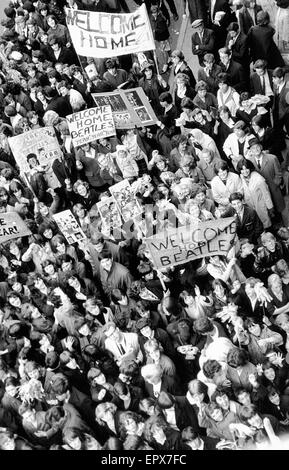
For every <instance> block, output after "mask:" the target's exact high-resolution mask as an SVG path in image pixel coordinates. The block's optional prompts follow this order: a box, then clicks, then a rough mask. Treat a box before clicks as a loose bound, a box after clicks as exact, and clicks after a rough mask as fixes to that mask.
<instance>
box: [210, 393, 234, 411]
mask: <svg viewBox="0 0 289 470" xmlns="http://www.w3.org/2000/svg"><path fill="white" fill-rule="evenodd" d="M211 401H212V402H213V403H216V404H217V405H218V406H219V407H220V408H221V409H222V410H223V411H228V410H229V409H230V398H229V396H228V393H227V390H226V389H225V388H223V387H218V388H217V390H215V392H214V393H213V394H212V396H211Z"/></svg>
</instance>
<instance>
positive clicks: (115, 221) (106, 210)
mask: <svg viewBox="0 0 289 470" xmlns="http://www.w3.org/2000/svg"><path fill="white" fill-rule="evenodd" d="M97 209H98V211H99V214H100V217H101V219H102V222H103V225H104V226H105V227H109V228H120V227H121V226H122V219H121V215H120V213H119V210H118V207H117V204H116V202H115V200H114V199H113V197H112V196H111V197H109V198H107V199H103V200H101V201H100V202H98V203H97Z"/></svg>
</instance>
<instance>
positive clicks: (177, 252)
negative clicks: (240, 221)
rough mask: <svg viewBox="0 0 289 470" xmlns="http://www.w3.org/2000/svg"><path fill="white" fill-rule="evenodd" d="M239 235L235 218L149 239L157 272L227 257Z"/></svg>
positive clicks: (190, 227)
mask: <svg viewBox="0 0 289 470" xmlns="http://www.w3.org/2000/svg"><path fill="white" fill-rule="evenodd" d="M235 234H236V222H235V218H234V217H227V218H224V219H218V220H209V221H207V222H200V223H199V224H198V225H196V226H195V227H192V225H191V224H190V225H189V226H184V227H179V228H177V229H174V230H168V231H166V232H163V233H160V234H158V235H154V236H153V237H149V238H146V239H145V242H146V245H147V248H148V250H149V252H150V254H151V257H152V260H153V262H154V265H155V267H156V268H157V269H161V268H165V267H169V266H177V265H178V264H185V263H188V262H189V261H193V260H195V259H199V258H204V257H206V256H215V255H226V254H227V252H228V251H229V249H230V248H231V246H232V245H231V242H232V240H233V239H234V237H235Z"/></svg>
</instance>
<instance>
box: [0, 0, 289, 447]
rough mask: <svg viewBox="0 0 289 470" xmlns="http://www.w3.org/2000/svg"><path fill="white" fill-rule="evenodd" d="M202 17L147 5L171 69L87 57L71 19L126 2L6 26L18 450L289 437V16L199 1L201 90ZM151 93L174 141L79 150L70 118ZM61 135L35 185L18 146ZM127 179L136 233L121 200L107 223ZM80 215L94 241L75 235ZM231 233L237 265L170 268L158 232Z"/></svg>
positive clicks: (11, 332)
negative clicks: (34, 137) (132, 94)
mask: <svg viewBox="0 0 289 470" xmlns="http://www.w3.org/2000/svg"><path fill="white" fill-rule="evenodd" d="M135 3H136V5H135V7H137V6H138V5H141V3H142V2H141V0H138V1H137V2H135ZM183 3H184V4H185V5H186V2H182V4H181V5H179V4H178V2H176V1H174V0H161V1H159V0H152V1H151V0H145V4H146V7H147V10H148V13H149V18H150V23H151V24H150V27H151V28H152V31H153V35H154V40H155V43H156V54H155V60H156V62H155V60H154V56H153V55H152V53H151V52H147V51H146V52H144V53H143V54H141V56H140V55H138V54H135V55H126V56H122V55H120V56H119V57H112V58H109V57H108V58H107V59H98V58H90V57H81V58H79V57H78V56H77V54H76V52H75V50H74V47H73V38H71V37H70V34H69V30H68V28H67V26H66V22H65V12H66V8H73V9H80V10H88V11H96V12H108V13H118V12H123V13H127V12H129V6H128V5H127V4H126V1H125V0H49V1H48V0H41V1H40V0H36V1H33V0H11V2H10V4H9V6H8V7H6V8H5V9H4V13H5V18H4V19H2V20H1V24H2V34H1V38H0V62H1V68H0V110H1V115H0V212H1V213H7V212H16V213H18V214H19V215H20V217H21V218H22V219H23V221H24V222H25V224H26V226H27V227H28V228H29V230H30V231H31V235H29V236H23V237H20V238H12V239H10V240H8V241H6V242H3V243H1V245H0V260H1V261H0V356H1V357H0V450H15V449H16V450H45V449H51V450H101V449H106V450H157V451H161V450H166V451H172V450H206V449H208V450H213V449H218V450H222V449H232V450H235V449H258V448H264V447H266V446H267V445H268V444H271V445H273V446H278V445H280V442H282V436H283V437H284V438H286V436H287V435H288V433H289V354H288V353H289V336H288V335H289V228H288V227H287V225H288V221H289V218H288V203H287V205H286V202H287V201H288V188H289V171H288V170H289V161H288V148H289V146H288V139H289V94H288V93H289V85H288V84H289V81H287V78H286V73H287V72H288V70H289V69H288V61H287V56H286V54H287V52H288V48H289V29H288V17H289V1H288V0H276V1H273V0H270V1H263V0H262V1H260V2H258V4H256V1H255V0H249V1H247V0H232V1H229V0H215V1H212V0H211V1H204V0H188V1H187V3H188V8H189V13H190V19H191V23H192V39H191V40H192V52H191V53H192V54H193V55H196V56H197V57H198V61H199V68H198V70H197V72H196V71H192V70H191V68H190V67H189V66H188V64H187V62H186V59H189V57H186V58H185V57H184V54H183V52H182V51H180V50H171V43H170V29H169V26H170V23H171V22H175V21H177V19H178V16H179V15H180V16H181V15H182V14H183V11H181V10H182V9H183V6H184V5H183ZM178 10H180V11H178ZM148 27H149V25H148ZM87 66H92V67H93V69H94V70H95V72H94V76H91V74H90V77H88V75H87V73H86V71H85V70H87ZM169 72H170V73H171V76H172V77H173V81H174V83H173V87H172V88H170V87H169V85H168V80H167V77H168V73H169ZM135 87H141V88H142V89H143V90H144V92H145V94H146V96H147V98H148V100H149V103H150V105H151V107H152V108H153V110H154V112H155V115H156V117H157V120H156V124H154V125H151V126H150V127H137V126H135V125H134V126H131V128H130V129H117V130H116V135H115V136H113V137H108V138H102V139H98V140H96V141H93V142H89V143H87V144H84V145H81V146H79V147H76V148H75V147H74V145H73V141H72V138H71V135H70V132H69V126H68V122H67V120H66V116H68V115H70V114H72V113H75V112H77V111H80V110H84V109H86V108H92V107H94V106H95V103H94V100H93V97H92V93H106V92H110V91H113V90H116V89H119V88H124V89H129V88H135ZM47 126H52V127H53V128H54V131H55V135H56V136H57V139H58V142H59V147H60V149H61V152H62V158H56V159H55V161H54V162H53V165H52V166H51V168H49V169H48V168H46V167H44V166H43V165H42V164H40V163H39V159H38V157H39V155H36V154H34V153H30V154H29V155H28V156H27V163H28V165H29V168H30V170H29V171H28V172H25V173H23V171H22V170H21V168H20V166H19V162H18V161H17V159H15V156H14V155H13V152H12V151H11V148H10V145H9V142H10V140H9V139H10V138H11V137H14V136H19V135H21V134H24V133H26V132H29V131H31V130H36V129H39V128H42V127H47ZM40 145H41V142H40ZM40 150H41V151H45V149H40ZM124 180H127V181H128V182H129V184H130V187H131V189H132V191H134V198H135V204H136V208H137V210H136V217H134V216H133V218H132V219H131V220H129V221H127V220H126V218H125V217H123V216H124V213H123V214H119V213H116V212H114V213H112V211H113V206H112V205H111V199H109V201H110V203H109V204H108V206H107V210H106V217H105V218H104V217H101V214H100V210H99V209H98V207H99V206H98V203H99V202H101V203H105V200H106V199H108V198H110V196H111V194H110V192H109V189H110V188H111V187H112V186H113V185H115V184H117V183H119V182H121V181H124ZM120 195H121V194H120ZM122 196H123V197H125V195H124V194H122ZM123 200H124V201H125V199H123ZM129 203H131V200H130V202H128V203H126V202H124V204H123V212H125V211H127V212H126V214H133V213H134V212H133V210H131V212H129V211H128V207H127V206H128V204H129ZM139 208H140V209H141V211H142V214H140V213H139V212H140V211H139ZM67 209H69V210H71V212H72V213H73V215H74V217H75V219H76V221H77V223H78V224H79V227H80V228H81V229H82V231H83V233H84V234H85V237H86V238H85V239H82V238H81V237H80V239H79V241H77V242H75V243H69V242H68V241H67V239H66V237H65V236H64V235H63V233H61V231H60V230H59V227H58V225H57V223H56V222H55V220H54V218H53V216H54V214H58V213H60V212H62V211H64V210H67ZM110 211H111V217H110ZM129 217H130V215H128V218H129ZM228 217H232V218H234V220H235V223H236V237H235V239H234V242H233V244H232V246H231V248H230V250H229V251H228V253H227V254H226V255H224V256H221V255H218V256H217V255H215V256H207V257H203V258H197V259H193V260H192V261H189V262H187V263H184V264H176V265H173V266H170V267H168V268H166V267H164V268H162V269H157V267H156V266H155V265H154V262H153V259H152V257H151V254H150V252H149V250H148V247H147V244H146V241H145V238H146V236H147V234H148V233H150V234H157V235H159V236H160V234H162V233H164V232H165V231H166V230H174V229H175V230H176V229H177V228H180V227H187V228H188V230H190V229H191V228H196V227H197V226H198V224H202V223H203V222H207V221H212V223H217V222H218V220H220V219H222V218H228ZM123 219H124V220H125V221H126V222H129V224H124V225H123V226H122V223H123ZM287 448H288V445H287Z"/></svg>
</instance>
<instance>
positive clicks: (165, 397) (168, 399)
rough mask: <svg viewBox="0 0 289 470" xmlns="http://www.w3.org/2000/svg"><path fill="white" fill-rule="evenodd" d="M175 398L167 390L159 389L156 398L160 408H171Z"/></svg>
mask: <svg viewBox="0 0 289 470" xmlns="http://www.w3.org/2000/svg"><path fill="white" fill-rule="evenodd" d="M175 402H176V400H175V397H174V396H173V395H171V394H170V393H168V392H165V391H163V390H162V391H161V392H160V394H159V397H158V399H157V404H158V406H159V407H160V408H161V409H162V410H166V409H167V408H171V407H172V406H173V405H174V404H175Z"/></svg>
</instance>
